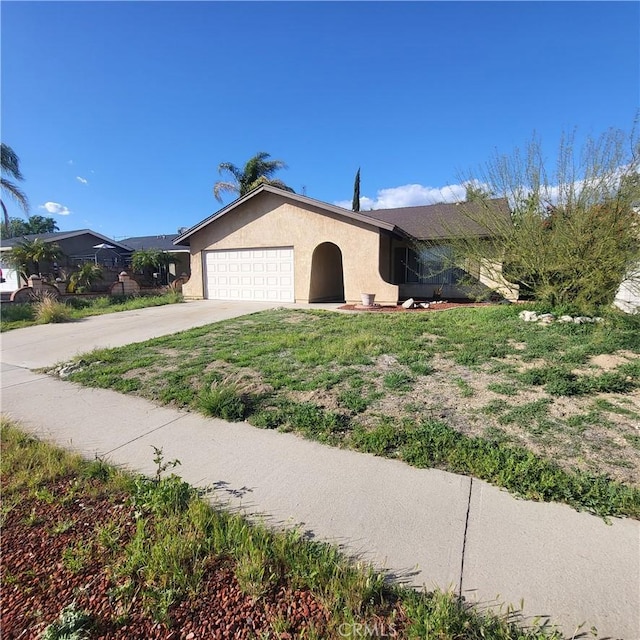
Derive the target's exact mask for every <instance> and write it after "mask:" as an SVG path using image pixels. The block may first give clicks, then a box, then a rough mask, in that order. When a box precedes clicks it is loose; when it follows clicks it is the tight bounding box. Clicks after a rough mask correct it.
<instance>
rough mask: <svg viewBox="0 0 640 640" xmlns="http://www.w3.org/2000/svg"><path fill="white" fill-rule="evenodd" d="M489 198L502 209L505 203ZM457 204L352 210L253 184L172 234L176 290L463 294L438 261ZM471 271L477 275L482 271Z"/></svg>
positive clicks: (200, 293) (271, 297) (222, 295)
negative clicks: (182, 251)
mask: <svg viewBox="0 0 640 640" xmlns="http://www.w3.org/2000/svg"><path fill="white" fill-rule="evenodd" d="M494 202H495V203H496V205H495V206H496V207H497V208H498V210H499V211H500V212H502V213H503V214H504V215H506V216H508V215H509V209H508V206H507V204H506V201H497V200H496V201H494ZM457 211H458V210H457V209H456V205H453V204H451V205H445V204H443V205H430V206H423V207H408V208H404V209H387V210H376V211H367V212H358V213H356V212H353V211H349V210H347V209H343V208H341V207H337V206H334V205H331V204H327V203H325V202H321V201H319V200H314V199H312V198H308V197H306V196H301V195H298V194H295V193H289V192H287V191H283V190H281V189H278V188H276V187H272V186H270V185H261V186H260V187H258V188H257V189H255V190H253V191H251V192H250V193H248V194H247V195H245V196H243V197H241V198H238V199H237V200H235V201H234V202H232V203H231V204H229V205H227V206H226V207H224V208H222V209H221V210H220V211H218V212H216V213H214V214H213V215H211V216H210V217H208V218H206V219H205V220H203V221H202V222H200V223H198V224H196V225H195V226H193V227H192V228H190V229H188V230H187V231H185V232H184V233H182V234H181V235H180V236H178V237H177V238H176V239H175V240H174V243H175V244H182V245H187V244H188V245H189V247H190V256H191V278H190V280H189V282H188V283H186V284H185V285H184V287H183V293H184V295H185V297H187V298H191V299H200V298H208V299H220V300H264V301H274V302H339V301H345V302H347V303H359V302H360V301H361V296H362V294H375V301H376V302H377V303H380V304H383V305H384V304H396V303H397V302H398V301H400V300H403V299H406V298H408V297H414V298H424V299H427V298H429V297H431V296H433V294H434V293H435V292H437V293H440V294H441V295H442V296H443V297H449V298H459V297H466V296H467V295H468V294H469V290H468V288H467V289H465V288H464V287H460V286H459V285H458V284H457V277H456V273H454V272H455V271H458V270H456V269H446V268H441V269H439V268H438V265H443V264H444V253H445V252H446V237H447V231H446V230H447V229H448V228H451V227H450V226H449V223H450V222H451V221H452V216H453V217H455V215H457V213H456V212H457ZM465 224H467V225H469V224H471V223H468V222H467V223H465ZM467 231H469V229H467ZM471 231H472V232H474V233H477V234H478V235H480V236H482V235H483V233H486V232H484V231H483V230H482V229H481V228H479V227H478V229H475V230H473V229H472V230H471ZM418 246H420V247H422V248H421V249H417V248H416V247H418ZM418 252H421V256H420V258H418V255H417V253H418ZM477 276H478V278H479V280H480V281H482V278H483V276H482V269H478V274H477ZM485 280H487V282H485V286H489V287H492V288H496V283H495V282H492V281H489V280H488V279H487V278H485ZM499 286H500V283H498V287H499ZM508 294H509V292H508V290H507V289H505V295H508Z"/></svg>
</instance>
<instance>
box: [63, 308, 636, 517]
mask: <svg viewBox="0 0 640 640" xmlns="http://www.w3.org/2000/svg"><path fill="white" fill-rule="evenodd" d="M519 311H520V307H517V306H514V307H511V306H495V307H483V308H473V309H456V310H452V311H445V312H438V313H424V314H419V313H413V314H359V315H356V314H336V313H331V312H322V311H311V310H310V311H301V310H273V311H265V312H261V313H256V314H253V315H251V316H245V317H242V318H239V319H234V320H229V321H225V322H221V323H218V324H215V325H210V326H207V327H200V328H197V329H193V330H190V331H185V332H182V333H179V334H176V335H173V336H166V337H162V338H157V339H155V340H151V341H148V342H146V343H142V344H135V345H129V346H127V347H123V348H120V349H113V350H99V351H95V352H93V353H91V354H86V355H84V356H83V357H82V361H83V363H84V365H85V366H84V368H83V369H82V370H80V371H78V372H76V373H74V374H73V375H72V376H71V379H72V380H73V381H76V382H80V383H83V384H87V385H92V386H98V387H110V388H114V389H117V390H120V391H128V392H133V393H136V394H138V395H141V396H143V397H146V398H148V399H150V400H153V401H156V402H161V403H166V404H172V405H174V406H177V407H185V408H189V409H192V410H198V411H202V412H204V413H205V414H207V415H216V416H223V415H226V416H227V419H232V420H233V419H237V420H240V419H246V420H248V421H249V422H251V423H252V424H254V425H255V426H258V427H261V428H278V429H281V430H284V431H296V432H298V433H300V434H301V435H304V436H305V437H308V438H312V439H316V440H319V441H321V442H324V443H328V444H332V445H336V446H347V447H354V448H357V449H363V450H367V451H372V452H374V453H377V454H378V455H391V456H396V455H399V451H400V449H399V445H398V442H397V439H398V438H402V437H403V436H402V435H401V434H402V433H405V432H412V433H417V434H422V435H421V437H424V438H427V432H426V431H424V430H421V429H419V428H417V427H415V426H411V425H408V424H407V420H410V421H412V422H413V423H415V424H417V425H420V424H423V423H425V422H429V421H433V420H436V421H438V422H441V423H442V424H444V425H445V426H447V428H449V429H450V431H451V433H449V435H448V436H447V437H446V438H442V441H441V442H442V443H445V444H442V446H443V447H445V448H447V447H450V448H451V449H452V451H453V450H454V449H455V450H456V451H459V450H460V446H459V443H458V444H455V446H454V440H455V438H454V436H455V434H456V433H459V435H461V436H464V437H465V438H466V439H467V440H464V442H468V443H473V444H467V445H465V446H469V447H471V448H475V449H476V450H478V451H480V450H481V451H482V452H483V453H482V455H483V456H484V455H486V456H488V459H487V460H486V464H485V463H482V464H481V463H479V462H478V461H477V460H476V461H475V462H474V463H473V464H471V463H469V464H467V466H466V467H465V466H464V465H462V466H460V465H459V464H457V463H455V462H454V458H455V456H454V458H452V457H451V455H453V454H452V453H451V451H449V452H448V453H446V455H445V454H444V453H443V455H442V456H440V457H436V458H432V457H429V456H427V457H426V458H421V457H420V456H416V455H404V454H403V456H401V457H403V459H405V460H406V461H407V462H409V463H410V464H420V465H423V464H424V461H425V460H428V461H430V462H429V464H432V465H437V466H441V467H442V468H445V469H451V470H455V471H461V472H463V473H469V474H473V475H478V476H479V477H483V478H486V479H488V480H489V481H491V482H493V483H495V484H498V485H500V486H504V487H508V488H509V489H510V490H511V491H513V492H514V493H518V494H522V495H527V496H528V497H530V498H534V499H545V500H558V501H563V502H568V503H570V504H572V505H574V506H576V507H578V508H579V507H582V508H587V509H589V510H592V511H594V512H597V513H602V514H605V513H607V514H613V513H624V514H627V515H634V517H636V516H637V513H638V510H637V506H635V502H637V501H638V495H637V494H636V493H633V492H632V493H631V494H630V495H631V498H625V500H624V501H622V502H620V501H619V500H618V499H617V498H612V499H611V500H609V499H608V498H607V492H605V491H601V490H600V489H598V491H597V495H598V497H597V498H594V497H593V494H592V493H591V492H590V490H589V488H588V485H589V482H591V483H592V484H593V486H594V487H601V486H604V485H606V486H610V488H611V491H612V492H613V494H616V492H619V491H621V492H623V493H624V483H625V482H626V484H628V485H631V486H640V481H639V480H640V461H639V460H638V456H637V449H636V447H635V439H634V438H633V437H632V436H633V435H634V434H635V431H634V430H632V426H630V423H631V421H632V418H633V415H635V413H636V412H637V400H634V398H636V395H637V394H636V395H633V394H634V393H635V391H636V390H637V389H638V388H639V387H640V365H639V364H638V359H637V354H639V353H640V318H636V317H627V316H623V315H622V314H616V313H611V314H610V315H608V316H607V319H606V321H605V322H604V323H602V324H588V325H573V324H570V325H567V324H564V325H563V324H557V325H551V326H538V325H531V324H529V323H524V322H522V321H520V320H519V319H518V317H517V315H518V312H519ZM617 352H624V353H626V354H627V355H628V357H626V358H623V359H622V360H621V364H620V365H619V366H617V367H616V368H615V369H613V370H608V371H598V370H594V369H592V368H590V367H591V365H590V364H589V363H590V358H591V357H592V356H595V355H602V354H615V353H617ZM629 354H631V355H629ZM634 354H635V355H634ZM634 358H635V359H634ZM575 368H582V369H583V370H585V371H587V373H583V372H580V371H579V372H576V371H575V370H574V369H575ZM245 378H246V380H245ZM229 379H231V380H236V381H237V382H236V383H234V385H232V388H228V385H227V386H225V385H222V386H220V385H221V383H222V382H223V381H225V380H229ZM247 381H248V382H247ZM596 400H600V401H601V402H607V403H609V404H606V405H601V406H600V408H599V409H598V411H597V412H595V413H591V414H589V410H590V409H589V407H590V405H591V404H592V403H593V402H594V401H596ZM625 400H628V401H629V402H631V405H630V406H629V407H628V408H626V409H625V404H624V402H623V401H625ZM634 403H635V404H634ZM612 407H613V409H612ZM615 407H622V409H620V408H618V409H617V410H616V409H615ZM625 411H626V414H625ZM589 416H590V417H589ZM381 424H383V426H384V428H383V430H382V432H380V431H379V429H380V428H382V427H381V426H380V425H381ZM488 427H492V428H495V429H502V430H503V432H504V433H505V435H506V438H505V440H503V441H500V442H496V441H494V440H491V441H490V442H491V446H492V447H494V448H496V447H498V448H501V447H503V446H505V445H504V443H505V442H506V441H507V440H508V441H509V442H511V443H513V444H514V446H515V445H517V446H518V447H520V448H521V449H522V450H523V451H526V452H527V453H528V454H530V455H532V456H534V458H535V460H536V461H538V462H536V463H535V464H533V463H531V461H530V460H529V459H527V460H528V464H530V467H531V469H532V471H528V472H527V479H526V483H525V484H526V486H522V487H518V486H517V484H518V483H517V478H516V476H517V474H516V473H515V472H513V471H505V472H504V473H502V474H501V473H494V472H493V471H492V472H488V471H483V469H486V468H489V467H491V465H492V464H493V460H494V457H493V454H492V453H491V452H490V451H488V450H485V449H484V448H483V447H481V446H480V445H481V443H482V442H489V440H487V439H486V436H485V433H486V429H487V428H488ZM616 430H617V431H616ZM614 432H615V433H614ZM394 434H395V435H394ZM398 434H400V435H398ZM412 437H413V436H412ZM455 442H456V443H457V442H458V441H457V440H455ZM445 445H446V446H445ZM414 448H416V450H418V449H419V446H418V445H417V444H416V443H415V442H414ZM450 454H451V455H450ZM512 454H513V452H512V453H511V454H510V455H512ZM456 455H458V454H456ZM513 455H515V454H513ZM518 455H520V454H518ZM456 459H457V458H456ZM466 459H467V460H468V458H466ZM550 463H552V464H553V465H556V466H557V467H558V468H559V469H561V470H562V471H563V473H566V474H568V477H569V476H570V477H571V478H573V480H571V482H573V483H574V485H572V486H573V487H574V488H572V489H571V490H570V491H569V490H567V488H566V482H569V481H568V480H567V481H566V482H565V480H563V481H562V482H555V481H554V483H552V485H553V488H549V487H547V485H546V483H547V479H548V471H547V467H546V466H545V465H546V464H550ZM516 466H517V465H516ZM535 473H538V474H539V475H538V480H537V481H538V483H539V486H538V487H537V489H536V487H535V482H534V480H533V478H534V477H535ZM554 473H555V472H554ZM511 476H513V478H511ZM587 477H589V478H591V480H586V479H585V478H587ZM512 480H513V481H512ZM620 481H622V482H620ZM523 482H524V480H523ZM603 483H604V485H603ZM580 492H582V494H584V495H583V497H584V501H583V502H582V503H581V501H580V500H581V499H580V497H579V494H580ZM623 503H624V505H626V506H624V508H623V507H621V505H622V504H623ZM621 508H623V511H618V510H619V509H621Z"/></svg>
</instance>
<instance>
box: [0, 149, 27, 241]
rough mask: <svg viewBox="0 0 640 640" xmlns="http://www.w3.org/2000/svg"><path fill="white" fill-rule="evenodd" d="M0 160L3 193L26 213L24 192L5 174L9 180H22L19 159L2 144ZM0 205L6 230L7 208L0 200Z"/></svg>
mask: <svg viewBox="0 0 640 640" xmlns="http://www.w3.org/2000/svg"><path fill="white" fill-rule="evenodd" d="M0 147H1V148H0V160H1V169H2V177H1V178H0V186H1V187H2V190H3V191H6V192H7V193H8V194H9V196H10V197H11V198H13V199H14V200H15V201H16V202H17V203H18V206H19V207H20V208H21V209H22V210H23V211H24V212H25V213H27V212H28V211H29V201H28V200H27V196H26V195H25V194H24V192H23V191H22V190H21V189H20V188H19V187H18V185H16V184H15V182H12V181H11V180H9V179H8V178H7V177H5V174H8V175H9V177H10V178H12V179H13V180H24V178H23V177H22V173H21V172H20V159H19V158H18V156H17V154H16V153H15V151H14V150H13V149H12V148H11V147H10V146H8V145H6V144H5V143H4V142H3V143H1V145H0ZM0 205H1V206H2V213H3V216H4V224H5V225H6V227H7V229H8V228H9V214H8V212H7V207H6V205H5V203H4V200H2V199H0Z"/></svg>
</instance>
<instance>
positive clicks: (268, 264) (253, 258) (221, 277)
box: [205, 247, 295, 302]
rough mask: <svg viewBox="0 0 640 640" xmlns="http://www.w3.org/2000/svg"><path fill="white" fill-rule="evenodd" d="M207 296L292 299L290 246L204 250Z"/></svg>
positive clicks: (274, 300) (293, 297)
mask: <svg viewBox="0 0 640 640" xmlns="http://www.w3.org/2000/svg"><path fill="white" fill-rule="evenodd" d="M205 284H206V297H207V298H209V299H213V300H262V301H273V302H293V301H294V299H295V296H294V288H293V285H294V282H293V247H274V248H268V249H234V250H221V251H207V252H206V253H205Z"/></svg>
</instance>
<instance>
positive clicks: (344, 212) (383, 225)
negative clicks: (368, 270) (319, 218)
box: [173, 184, 397, 244]
mask: <svg viewBox="0 0 640 640" xmlns="http://www.w3.org/2000/svg"><path fill="white" fill-rule="evenodd" d="M264 191H266V192H268V193H273V194H276V195H281V196H284V197H287V198H289V199H290V200H295V201H296V202H300V203H302V204H307V205H310V206H313V207H318V208H320V209H323V210H325V211H328V212H331V213H335V214H337V215H339V216H343V217H345V218H349V219H351V220H356V221H358V222H363V223H364V224H368V225H371V226H374V227H378V228H379V229H384V230H385V231H392V232H395V231H396V230H397V227H396V225H394V224H392V223H389V222H384V221H382V220H376V219H375V218H372V217H370V216H367V215H364V214H361V213H357V212H355V211H349V210H348V209H343V208H342V207H337V206H335V205H332V204H328V203H326V202H322V201H321V200H314V199H313V198H309V197H307V196H301V195H299V194H297V193H291V192H289V191H284V190H283V189H278V188H277V187H272V186H271V185H268V184H261V185H260V186H259V187H257V188H256V189H253V190H252V191H250V192H249V193H247V194H245V195H244V196H241V197H240V198H236V199H235V200H234V201H233V202H231V203H229V204H228V205H226V206H225V207H223V208H222V209H220V210H219V211H216V212H215V213H213V214H212V215H210V216H209V217H208V218H205V219H204V220H202V221H201V222H199V223H198V224H196V225H194V226H193V227H191V228H190V229H187V230H186V231H185V232H184V233H183V234H181V235H179V236H178V237H177V238H176V239H175V240H174V241H173V244H180V243H182V242H183V241H184V240H186V239H187V238H189V236H192V235H193V234H194V233H196V232H197V231H200V229H203V228H204V227H206V226H207V225H208V224H209V223H211V222H213V220H215V219H216V218H220V217H222V216H224V215H226V214H227V213H229V211H231V210H232V209H235V208H236V207H239V206H240V205H241V204H243V203H245V202H247V201H248V200H250V199H251V198H255V197H256V196H257V195H258V194H260V193H262V192H264Z"/></svg>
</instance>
